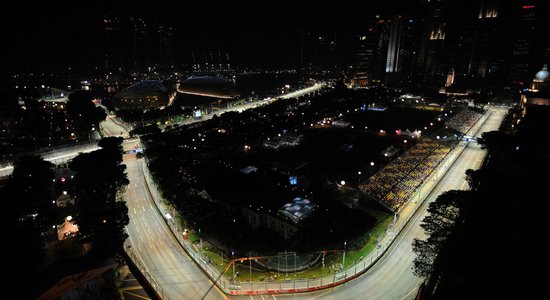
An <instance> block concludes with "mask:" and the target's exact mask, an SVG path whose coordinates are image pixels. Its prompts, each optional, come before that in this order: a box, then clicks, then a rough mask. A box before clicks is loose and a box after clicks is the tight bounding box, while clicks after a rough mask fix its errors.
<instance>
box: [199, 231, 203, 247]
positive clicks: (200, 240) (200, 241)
mask: <svg viewBox="0 0 550 300" xmlns="http://www.w3.org/2000/svg"><path fill="white" fill-rule="evenodd" d="M199 244H200V246H201V252H202V239H201V229H200V228H199Z"/></svg>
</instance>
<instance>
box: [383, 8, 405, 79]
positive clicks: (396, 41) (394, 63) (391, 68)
mask: <svg viewBox="0 0 550 300" xmlns="http://www.w3.org/2000/svg"><path fill="white" fill-rule="evenodd" d="M401 18H402V17H401V16H400V15H395V16H393V18H391V21H390V38H389V40H388V52H387V53H388V54H387V56H386V74H387V75H388V74H392V73H397V72H399V71H401V69H400V68H399V67H400V65H399V52H400V51H399V47H400V42H401Z"/></svg>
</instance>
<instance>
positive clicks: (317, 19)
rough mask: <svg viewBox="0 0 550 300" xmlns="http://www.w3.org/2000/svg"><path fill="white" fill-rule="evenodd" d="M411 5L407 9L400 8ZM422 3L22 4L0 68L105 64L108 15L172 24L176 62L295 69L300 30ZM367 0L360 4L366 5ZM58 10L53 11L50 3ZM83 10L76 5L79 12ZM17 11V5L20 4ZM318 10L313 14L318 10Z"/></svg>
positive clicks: (6, 32)
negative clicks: (223, 61) (195, 58)
mask: <svg viewBox="0 0 550 300" xmlns="http://www.w3.org/2000/svg"><path fill="white" fill-rule="evenodd" d="M400 2H405V3H406V4H403V3H400ZM418 3H419V1H392V0H389V1H380V3H368V6H369V9H368V10H364V9H363V8H358V7H353V6H349V5H348V6H343V7H327V6H322V5H315V6H312V7H314V9H312V11H307V10H303V9H299V8H293V7H292V5H291V4H285V3H281V2H278V3H277V5H273V4H271V5H269V4H267V5H266V4H265V3H264V2H262V3H260V2H258V5H257V6H256V7H253V8H251V10H253V11H254V12H253V13H248V12H243V11H240V10H239V9H237V8H236V7H230V6H224V7H221V6H219V5H217V4H213V3H205V4H199V6H198V8H185V3H183V2H182V3H180V5H181V6H183V7H184V8H180V9H178V8H173V7H170V6H167V4H165V1H151V2H148V4H147V5H136V4H135V3H133V2H125V1H123V2H121V3H118V4H116V5H113V4H105V3H101V2H93V3H92V2H90V3H88V4H82V3H78V4H77V3H76V2H69V3H68V4H58V3H57V4H52V3H48V4H39V5H38V6H36V5H34V4H33V6H32V10H29V9H28V8H29V7H27V6H28V5H26V4H24V3H23V4H17V5H16V7H15V8H14V9H13V10H12V13H11V16H10V17H9V18H5V19H2V21H1V22H2V23H1V27H0V28H1V31H2V32H1V36H2V39H3V40H5V41H6V42H5V43H4V42H3V43H2V44H3V45H4V47H6V46H7V47H6V48H5V52H6V53H7V55H5V56H3V57H2V60H3V61H2V65H4V66H6V67H7V69H9V70H12V71H18V70H22V69H26V68H28V67H39V68H40V67H43V68H52V67H54V68H58V67H61V68H62V67H66V66H71V67H77V68H78V67H79V66H82V67H91V66H94V65H101V62H102V59H103V53H104V45H103V41H104V37H103V32H102V30H103V29H102V20H103V16H104V15H105V14H108V15H110V16H136V17H142V18H146V19H156V20H161V21H168V22H169V23H170V24H173V26H174V27H175V28H176V42H175V48H176V53H175V59H176V61H177V62H179V63H188V62H189V61H190V59H191V58H190V57H191V56H190V50H191V49H194V50H198V51H201V50H202V51H217V50H221V51H223V52H229V54H230V55H231V60H232V62H234V63H237V64H244V65H248V66H260V67H261V66H292V65H293V64H295V63H296V62H297V61H298V49H299V46H298V45H299V42H298V40H299V39H298V36H299V33H298V30H299V29H307V30H313V29H317V28H319V29H326V28H330V30H335V31H338V30H343V29H345V28H346V26H349V25H350V23H351V22H356V23H357V22H362V21H364V20H367V19H369V18H370V17H372V16H373V15H375V14H381V15H382V16H384V15H389V14H393V13H407V12H410V11H413V9H414V8H415V7H416V6H417V5H418ZM365 4H366V3H364V4H362V5H361V6H363V7H364V5H365ZM52 5H53V6H52ZM76 5H78V7H76ZM17 6H19V8H18V7H17ZM313 10H315V11H313Z"/></svg>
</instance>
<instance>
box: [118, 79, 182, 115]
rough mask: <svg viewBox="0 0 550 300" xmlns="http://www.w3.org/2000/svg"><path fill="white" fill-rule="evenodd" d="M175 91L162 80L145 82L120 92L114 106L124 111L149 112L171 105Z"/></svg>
mask: <svg viewBox="0 0 550 300" xmlns="http://www.w3.org/2000/svg"><path fill="white" fill-rule="evenodd" d="M173 97H174V91H170V90H169V88H168V87H167V86H166V85H165V84H164V83H163V82H162V81H160V80H143V81H140V82H138V83H135V84H133V85H131V86H129V87H127V88H125V89H123V90H122V91H120V92H118V93H117V94H116V95H115V96H114V98H113V104H114V106H115V107H116V108H117V109H122V110H149V109H153V108H164V107H165V106H167V105H169V104H170V100H171V99H173Z"/></svg>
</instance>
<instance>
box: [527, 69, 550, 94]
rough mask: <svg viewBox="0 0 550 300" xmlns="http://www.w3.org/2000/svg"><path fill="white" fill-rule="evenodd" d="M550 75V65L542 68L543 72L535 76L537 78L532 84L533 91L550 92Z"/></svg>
mask: <svg viewBox="0 0 550 300" xmlns="http://www.w3.org/2000/svg"><path fill="white" fill-rule="evenodd" d="M549 75H550V73H548V65H544V67H542V70H540V71H538V72H537V74H535V78H534V79H533V83H532V84H531V90H533V91H541V90H546V91H549V90H550V78H549V77H550V76H549Z"/></svg>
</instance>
